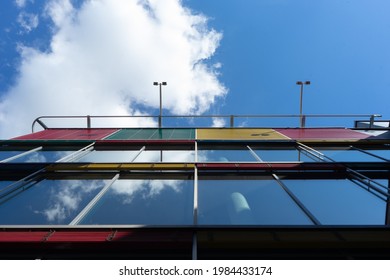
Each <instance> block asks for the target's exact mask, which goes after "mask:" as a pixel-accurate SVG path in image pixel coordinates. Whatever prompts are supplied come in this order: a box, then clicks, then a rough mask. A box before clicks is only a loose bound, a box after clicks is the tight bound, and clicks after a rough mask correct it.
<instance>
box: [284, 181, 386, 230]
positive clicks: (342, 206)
mask: <svg viewBox="0 0 390 280" xmlns="http://www.w3.org/2000/svg"><path fill="white" fill-rule="evenodd" d="M284 182H285V183H286V185H287V186H288V187H289V188H290V190H292V191H293V192H294V193H295V195H296V196H297V197H298V198H299V199H300V200H301V201H302V203H303V204H304V205H305V206H306V207H307V208H308V209H309V210H310V211H311V212H312V213H313V214H314V216H315V217H316V218H317V219H318V220H319V221H320V222H321V223H322V224H325V225H383V224H384V221H385V211H386V210H385V208H386V203H385V202H384V201H382V200H381V199H379V198H378V197H376V196H374V195H373V194H371V193H369V192H368V191H367V190H364V189H362V188H361V187H359V186H357V185H356V184H354V183H353V182H351V181H349V180H289V181H284Z"/></svg>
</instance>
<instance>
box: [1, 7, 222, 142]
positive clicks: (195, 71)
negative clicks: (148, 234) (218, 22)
mask: <svg viewBox="0 0 390 280" xmlns="http://www.w3.org/2000/svg"><path fill="white" fill-rule="evenodd" d="M45 11H46V13H47V15H48V16H49V17H50V18H51V19H52V21H53V23H54V25H55V28H54V29H53V30H54V31H53V32H54V33H53V36H52V39H51V45H50V46H51V51H50V52H48V53H44V52H41V51H39V50H37V49H33V48H30V47H27V46H20V47H19V49H20V53H21V57H22V62H21V65H20V68H19V79H18V80H17V83H16V85H15V86H14V87H13V88H11V89H10V90H9V91H8V92H7V93H5V95H4V96H3V98H2V100H1V101H0V137H2V138H8V137H13V136H17V135H19V134H25V133H28V132H29V128H30V125H31V122H32V120H33V119H35V118H36V117H38V116H40V115H88V114H89V115H128V114H131V115H133V114H138V115H139V114H151V110H147V109H143V110H141V109H139V108H140V107H139V106H137V105H139V104H142V105H143V106H142V108H154V109H157V108H158V107H159V98H158V89H157V87H153V85H152V83H153V82H154V81H166V82H168V85H167V86H166V87H164V89H163V108H164V109H168V110H169V111H170V113H172V114H194V113H196V114H201V113H203V112H205V111H207V110H208V109H209V108H210V106H211V105H212V104H213V103H214V102H215V101H216V100H217V98H219V97H223V96H224V95H225V94H226V89H225V88H224V86H223V85H222V84H221V83H220V82H219V80H218V68H219V67H220V64H218V63H217V64H214V65H215V66H213V65H208V64H207V63H206V62H205V60H207V59H208V58H210V57H211V56H212V55H213V54H214V52H215V50H216V48H217V47H218V45H219V42H220V40H221V37H222V35H221V34H220V33H218V32H216V31H215V30H212V29H210V28H209V27H208V26H207V18H206V17H205V16H202V15H195V14H193V13H192V12H191V11H190V10H188V9H186V8H185V7H183V6H182V4H181V1H180V0H150V1H147V0H143V1H128V0H116V1H112V0H90V1H86V2H85V3H84V4H83V5H82V7H81V8H80V9H79V10H77V9H75V8H74V7H73V6H72V4H71V2H70V1H69V0H51V1H50V2H49V4H48V5H47V7H46V10H45ZM126 121H127V123H126V124H127V125H129V124H131V125H144V126H150V125H154V124H155V122H152V121H150V120H149V121H146V122H145V120H144V119H143V120H133V122H130V123H129V121H128V120H126Z"/></svg>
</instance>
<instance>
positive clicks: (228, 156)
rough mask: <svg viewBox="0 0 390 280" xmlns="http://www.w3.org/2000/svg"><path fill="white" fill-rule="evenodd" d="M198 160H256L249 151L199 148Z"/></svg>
mask: <svg viewBox="0 0 390 280" xmlns="http://www.w3.org/2000/svg"><path fill="white" fill-rule="evenodd" d="M198 161H199V162H256V161H258V160H257V159H256V158H255V157H254V156H253V155H252V154H251V152H250V151H249V149H247V148H246V149H245V150H199V151H198Z"/></svg>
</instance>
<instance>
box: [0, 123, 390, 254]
mask: <svg viewBox="0 0 390 280" xmlns="http://www.w3.org/2000/svg"><path fill="white" fill-rule="evenodd" d="M41 124H43V126H44V128H45V129H43V130H41V131H39V132H35V133H31V134H28V135H24V136H20V137H16V138H13V139H9V140H2V141H1V146H0V147H1V150H0V180H1V181H0V227H1V231H0V257H1V258H2V259H36V258H40V259H309V258H310V259H313V258H314V259H349V258H352V259H353V258H355V259H362V258H363V259H367V258H389V257H390V231H389V225H390V203H389V196H390V192H389V178H390V177H389V175H390V173H389V172H390V132H389V127H388V122H382V123H379V122H375V123H374V122H372V121H371V122H370V121H357V122H355V124H354V125H353V127H351V128H345V127H316V128H313V127H312V128H297V127H273V128H270V127H266V128H265V127H239V128H237V127H228V128H206V127H199V128H184V127H182V128H180V127H166V128H91V125H90V120H89V118H88V127H87V128H48V127H47V126H46V125H44V123H43V122H41Z"/></svg>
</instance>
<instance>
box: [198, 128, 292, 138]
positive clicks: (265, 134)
mask: <svg viewBox="0 0 390 280" xmlns="http://www.w3.org/2000/svg"><path fill="white" fill-rule="evenodd" d="M197 139H200V140H281V139H290V138H288V137H286V136H284V135H282V134H280V133H279V132H277V131H275V130H273V129H269V128H204V129H203V128H202V129H201V128H200V129H198V130H197Z"/></svg>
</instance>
